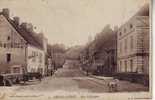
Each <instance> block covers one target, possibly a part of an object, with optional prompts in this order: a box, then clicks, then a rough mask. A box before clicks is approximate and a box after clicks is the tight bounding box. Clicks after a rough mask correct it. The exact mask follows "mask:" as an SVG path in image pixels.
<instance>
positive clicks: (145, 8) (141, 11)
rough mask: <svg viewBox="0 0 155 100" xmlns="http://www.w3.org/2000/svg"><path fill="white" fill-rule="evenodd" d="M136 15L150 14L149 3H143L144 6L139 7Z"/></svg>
mask: <svg viewBox="0 0 155 100" xmlns="http://www.w3.org/2000/svg"><path fill="white" fill-rule="evenodd" d="M135 15H138V16H149V4H145V5H143V7H141V8H140V9H139V11H138V12H137V13H136V14H135Z"/></svg>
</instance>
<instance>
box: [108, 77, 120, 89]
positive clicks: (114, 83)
mask: <svg viewBox="0 0 155 100" xmlns="http://www.w3.org/2000/svg"><path fill="white" fill-rule="evenodd" d="M118 84H119V80H118V79H114V80H112V81H110V82H109V83H108V88H109V92H116V91H118Z"/></svg>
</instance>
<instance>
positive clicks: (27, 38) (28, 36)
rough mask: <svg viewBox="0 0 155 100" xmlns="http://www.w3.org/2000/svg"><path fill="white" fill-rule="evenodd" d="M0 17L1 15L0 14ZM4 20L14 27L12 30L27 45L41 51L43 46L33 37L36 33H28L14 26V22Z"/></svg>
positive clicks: (18, 26)
mask: <svg viewBox="0 0 155 100" xmlns="http://www.w3.org/2000/svg"><path fill="white" fill-rule="evenodd" d="M0 15H3V13H0ZM4 17H5V16H4ZM5 18H6V17H5ZM6 19H7V20H8V22H9V23H10V24H11V25H12V26H13V27H14V29H15V30H16V31H17V32H18V33H19V34H20V35H21V36H22V37H23V38H24V39H25V41H26V42H27V43H28V44H30V45H32V46H35V47H37V48H39V49H43V46H42V44H40V42H39V40H38V38H37V37H35V36H34V35H33V34H36V33H34V32H30V31H28V30H26V29H24V28H23V27H21V26H20V25H17V24H15V23H14V21H13V20H12V19H10V18H6Z"/></svg>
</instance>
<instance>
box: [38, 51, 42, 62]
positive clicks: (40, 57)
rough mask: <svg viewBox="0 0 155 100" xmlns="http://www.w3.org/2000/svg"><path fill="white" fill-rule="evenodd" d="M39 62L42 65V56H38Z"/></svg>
mask: <svg viewBox="0 0 155 100" xmlns="http://www.w3.org/2000/svg"><path fill="white" fill-rule="evenodd" d="M39 62H40V63H42V54H41V53H40V54H39Z"/></svg>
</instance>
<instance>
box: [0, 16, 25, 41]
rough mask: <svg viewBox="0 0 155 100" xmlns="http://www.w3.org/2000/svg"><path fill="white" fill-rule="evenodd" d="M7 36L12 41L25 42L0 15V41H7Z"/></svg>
mask: <svg viewBox="0 0 155 100" xmlns="http://www.w3.org/2000/svg"><path fill="white" fill-rule="evenodd" d="M8 38H10V41H11V42H12V43H21V42H22V43H26V41H25V40H24V38H23V37H22V36H20V34H19V33H18V32H17V31H16V30H15V29H14V27H12V25H11V24H10V23H9V22H8V20H7V19H6V18H5V17H4V16H3V15H0V41H1V42H5V43H6V42H8Z"/></svg>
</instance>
